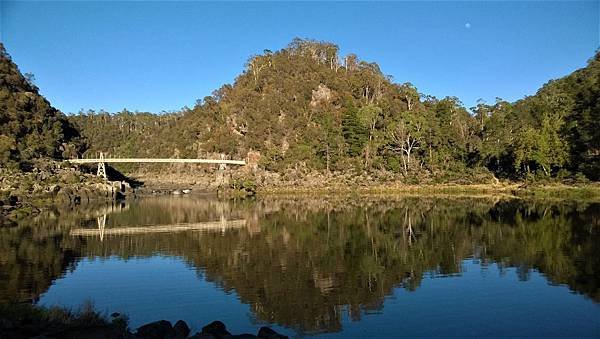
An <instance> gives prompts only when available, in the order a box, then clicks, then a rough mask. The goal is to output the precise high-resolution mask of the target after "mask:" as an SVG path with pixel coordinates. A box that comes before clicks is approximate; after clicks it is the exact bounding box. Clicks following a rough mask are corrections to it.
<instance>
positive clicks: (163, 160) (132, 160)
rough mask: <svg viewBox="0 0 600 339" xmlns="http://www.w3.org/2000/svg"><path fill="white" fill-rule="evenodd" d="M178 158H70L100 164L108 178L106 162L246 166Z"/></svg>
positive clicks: (99, 173) (231, 161)
mask: <svg viewBox="0 0 600 339" xmlns="http://www.w3.org/2000/svg"><path fill="white" fill-rule="evenodd" d="M224 158H225V156H223V155H222V156H221V159H177V158H105V157H104V153H103V152H100V156H99V157H98V158H83V159H69V160H68V161H69V162H70V163H72V164H98V171H97V174H98V176H101V177H103V178H105V179H106V166H105V164H106V163H177V164H218V165H219V168H220V169H221V170H224V169H225V168H226V166H227V165H240V166H245V165H246V161H245V160H229V159H224Z"/></svg>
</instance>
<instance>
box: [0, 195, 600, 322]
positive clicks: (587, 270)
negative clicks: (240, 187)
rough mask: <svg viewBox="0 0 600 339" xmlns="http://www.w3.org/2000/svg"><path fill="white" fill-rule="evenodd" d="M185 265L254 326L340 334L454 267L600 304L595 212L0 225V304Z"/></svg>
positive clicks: (220, 211) (274, 205)
mask: <svg viewBox="0 0 600 339" xmlns="http://www.w3.org/2000/svg"><path fill="white" fill-rule="evenodd" d="M157 254H159V255H162V256H173V257H179V258H183V260H185V261H186V262H187V263H188V264H189V265H191V266H192V267H194V269H196V270H198V272H202V276H203V277H204V279H206V280H207V281H211V282H213V283H214V284H215V285H216V286H218V287H219V288H220V289H221V290H224V291H235V292H236V293H237V295H238V296H239V298H240V300H241V301H242V302H243V303H245V304H248V305H249V306H250V308H251V311H252V313H253V317H255V318H256V319H257V320H258V321H261V322H269V323H276V324H279V325H282V326H285V327H290V328H293V329H295V330H296V331H298V333H323V332H336V331H340V330H341V327H342V318H343V316H344V315H343V312H346V313H347V314H348V316H349V317H350V318H351V319H353V320H359V319H361V317H362V316H363V314H364V313H369V312H378V311H381V310H382V308H383V305H384V301H385V299H386V297H387V296H389V295H391V294H392V293H393V290H394V289H396V288H402V289H405V290H407V291H418V289H419V287H420V286H421V285H422V282H423V279H424V277H426V276H437V277H448V276H450V277H451V276H460V275H461V274H462V273H463V272H462V271H463V265H462V263H463V261H464V260H465V259H468V258H473V259H476V260H477V261H478V262H479V263H480V264H481V265H482V266H487V265H492V264H493V265H497V266H498V268H499V269H500V270H501V271H502V270H506V269H508V268H516V271H517V273H518V277H519V279H521V280H524V281H526V280H528V279H529V275H530V273H531V272H532V271H539V272H541V273H542V274H543V275H544V277H545V279H547V281H548V282H549V283H551V284H560V285H566V286H568V288H569V289H570V290H571V291H572V292H574V293H578V294H581V295H583V296H585V298H588V299H591V300H592V301H593V302H595V303H600V255H599V254H600V205H599V204H596V203H590V204H585V203H577V204H576V203H546V202H536V201H523V200H500V201H492V200H487V199H434V198H428V199H421V198H395V199H387V200H378V199H375V198H372V199H368V198H361V199H344V200H342V199H341V198H339V199H335V198H332V199H326V200H322V199H292V200H279V199H263V200H257V201H220V200H211V199H190V198H173V197H160V198H153V199H143V200H139V201H136V202H133V203H132V204H131V205H125V204H117V205H112V204H111V205H105V206H102V208H96V209H91V208H90V209H85V208H78V209H72V210H66V211H60V210H57V211H55V212H54V213H51V214H49V215H44V216H40V217H38V218H36V219H34V220H29V221H27V222H23V223H21V224H20V225H18V226H16V227H11V228H3V229H0V258H2V259H0V300H1V301H8V300H17V301H36V300H38V298H39V297H40V295H41V294H42V293H44V292H45V291H47V290H48V288H49V287H50V286H51V285H52V283H53V281H54V280H56V279H57V278H59V277H61V276H63V275H64V274H65V272H69V271H72V270H75V269H76V264H77V262H78V261H80V260H81V259H82V258H94V257H101V258H108V257H114V256H116V257H119V258H123V259H128V258H135V257H152V256H155V255H157Z"/></svg>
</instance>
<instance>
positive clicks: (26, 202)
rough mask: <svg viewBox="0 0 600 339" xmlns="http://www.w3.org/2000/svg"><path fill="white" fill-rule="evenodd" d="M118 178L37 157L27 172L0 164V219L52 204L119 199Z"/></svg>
mask: <svg viewBox="0 0 600 339" xmlns="http://www.w3.org/2000/svg"><path fill="white" fill-rule="evenodd" d="M126 189H127V185H125V184H124V183H123V182H121V181H105V180H104V179H102V178H100V177H98V176H96V175H93V174H89V173H83V172H81V171H80V170H79V169H78V168H76V167H74V166H69V165H67V164H65V163H62V162H56V161H48V160H45V161H40V162H38V163H36V164H34V165H33V166H32V168H31V169H30V170H28V171H26V172H24V171H18V170H11V169H7V168H0V222H2V223H4V222H10V221H15V220H19V219H22V218H24V217H27V216H31V215H35V214H38V213H40V212H41V211H42V210H44V209H45V208H48V207H49V206H53V205H79V204H82V203H90V202H103V201H112V200H117V199H121V198H122V197H123V196H124V193H125V192H124V191H125V190H126Z"/></svg>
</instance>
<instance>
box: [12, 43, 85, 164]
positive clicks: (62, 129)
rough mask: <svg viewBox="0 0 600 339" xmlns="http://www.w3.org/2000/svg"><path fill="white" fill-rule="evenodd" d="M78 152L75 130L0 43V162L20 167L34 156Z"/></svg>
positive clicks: (75, 153) (68, 154) (42, 156)
mask: <svg viewBox="0 0 600 339" xmlns="http://www.w3.org/2000/svg"><path fill="white" fill-rule="evenodd" d="M79 151H81V142H80V141H79V132H78V131H77V130H76V129H75V128H74V127H73V126H72V125H71V123H70V122H69V121H68V120H67V118H66V117H65V115H64V114H62V113H61V112H60V111H58V110H57V109H55V108H54V107H52V106H51V105H50V103H49V102H48V101H47V100H46V99H45V98H44V97H43V96H41V95H40V94H39V91H38V88H37V87H36V86H35V85H34V84H33V82H32V81H31V79H30V78H26V77H25V76H23V74H21V72H20V71H19V68H18V67H17V65H15V63H14V62H13V61H12V60H11V58H10V56H9V55H8V53H7V52H6V50H5V49H4V45H2V44H1V43H0V163H1V164H2V166H8V167H19V166H20V167H23V166H25V167H26V165H27V163H28V162H29V161H31V160H35V159H38V158H52V159H60V158H63V157H68V156H76V155H77V154H78V152H79Z"/></svg>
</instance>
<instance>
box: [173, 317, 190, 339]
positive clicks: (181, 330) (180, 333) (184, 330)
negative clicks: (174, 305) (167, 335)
mask: <svg viewBox="0 0 600 339" xmlns="http://www.w3.org/2000/svg"><path fill="white" fill-rule="evenodd" d="M173 330H174V331H175V334H176V335H177V337H181V338H187V336H188V334H190V328H189V327H188V325H187V324H186V323H185V321H183V320H177V322H176V323H175V325H174V326H173Z"/></svg>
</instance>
